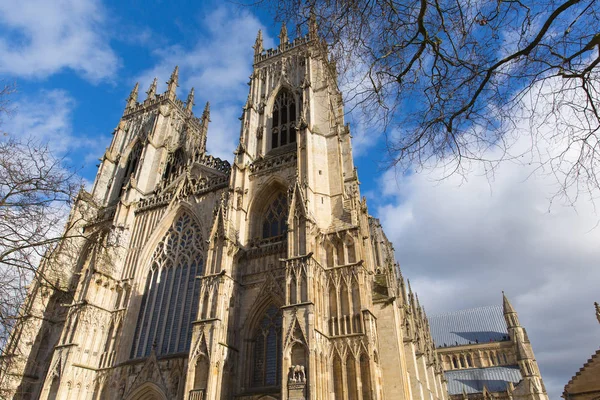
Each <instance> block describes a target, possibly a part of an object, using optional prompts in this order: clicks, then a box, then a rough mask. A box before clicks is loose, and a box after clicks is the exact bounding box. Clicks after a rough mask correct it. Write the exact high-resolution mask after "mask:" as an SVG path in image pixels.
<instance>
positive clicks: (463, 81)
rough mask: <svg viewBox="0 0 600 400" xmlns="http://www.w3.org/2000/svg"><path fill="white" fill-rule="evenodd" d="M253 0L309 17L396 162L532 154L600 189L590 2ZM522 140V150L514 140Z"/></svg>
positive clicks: (284, 16)
mask: <svg viewBox="0 0 600 400" xmlns="http://www.w3.org/2000/svg"><path fill="white" fill-rule="evenodd" d="M246 4H248V3H246ZM254 4H259V5H268V6H270V9H271V10H274V12H275V14H276V16H277V17H278V19H280V20H282V21H287V22H288V23H289V22H290V21H291V22H293V23H295V24H296V25H297V27H300V29H306V28H305V27H306V26H307V25H309V21H310V20H311V18H314V19H315V20H316V23H317V26H318V30H319V33H320V36H321V37H322V38H323V39H324V41H325V42H326V43H327V45H328V46H329V50H330V53H331V54H333V60H332V61H334V63H333V64H334V65H335V64H337V69H338V71H339V72H341V76H342V80H341V84H342V85H343V86H344V89H345V90H346V91H348V88H349V89H350V91H349V93H348V94H349V95H348V96H347V98H346V102H347V105H349V106H350V107H347V108H351V109H352V108H353V107H356V106H359V107H361V108H362V109H363V110H366V111H368V112H367V113H364V114H363V115H370V116H374V118H375V119H377V120H378V122H381V123H382V126H383V128H384V129H385V131H386V138H387V143H388V147H389V150H390V156H391V158H390V161H391V163H392V164H393V165H399V166H403V167H406V168H417V169H418V168H423V167H427V166H440V165H443V166H445V167H447V168H449V169H448V170H447V171H448V172H459V173H463V172H465V168H468V167H467V165H469V164H470V163H469V162H467V161H470V160H475V161H477V162H483V163H484V164H485V166H486V167H487V168H491V170H493V169H494V167H495V166H496V165H497V163H498V162H500V161H502V160H507V159H511V160H527V161H526V162H537V163H538V166H539V167H540V168H543V169H544V170H546V171H548V172H550V173H553V174H555V175H556V177H557V179H558V180H559V181H560V183H561V184H562V188H563V193H564V194H566V193H567V190H569V189H570V188H573V187H575V188H577V189H578V190H576V191H575V193H580V192H581V189H586V190H589V191H591V192H597V191H598V189H599V188H600V183H599V182H598V177H597V171H596V169H597V165H598V163H599V162H600V154H599V152H598V150H599V149H598V146H599V141H598V129H599V128H600V115H599V111H598V107H600V102H599V95H598V94H599V93H598V91H599V90H600V85H599V81H598V70H599V65H600V55H599V51H600V5H599V3H598V2H597V1H596V0H568V1H565V0H542V1H536V2H522V1H519V0H497V1H479V0H408V1H395V0H259V1H258V2H257V3H254ZM523 138H526V139H527V140H528V142H529V147H528V150H527V152H523V150H522V148H520V149H518V150H517V149H515V148H513V147H512V145H513V144H514V143H515V141H516V140H517V139H523ZM526 155H527V157H526Z"/></svg>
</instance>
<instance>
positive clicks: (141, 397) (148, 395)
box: [127, 382, 167, 400]
mask: <svg viewBox="0 0 600 400" xmlns="http://www.w3.org/2000/svg"><path fill="white" fill-rule="evenodd" d="M127 400H167V396H166V395H165V394H164V392H163V391H162V390H161V389H160V388H159V387H158V386H157V385H156V384H154V383H152V382H147V383H145V384H143V385H142V386H140V387H139V388H137V389H136V390H135V391H134V392H133V393H131V394H130V395H129V396H127Z"/></svg>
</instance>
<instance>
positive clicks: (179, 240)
mask: <svg viewBox="0 0 600 400" xmlns="http://www.w3.org/2000/svg"><path fill="white" fill-rule="evenodd" d="M203 252H204V248H203V240H202V235H201V233H200V226H199V225H198V224H197V223H196V222H195V220H194V219H193V218H192V217H191V216H190V215H188V214H186V213H183V214H181V215H180V216H179V217H178V218H177V219H175V221H174V222H173V224H172V225H171V227H170V228H169V230H168V231H167V233H166V234H165V236H164V238H163V239H162V240H161V241H160V243H159V244H158V246H157V247H156V250H155V251H154V254H153V256H152V261H151V267H150V270H149V271H148V278H147V280H146V288H145V290H144V296H143V297H142V305H141V308H140V314H139V317H138V322H137V326H136V329H135V336H134V338H135V339H134V342H133V348H132V349H131V357H132V358H134V357H145V356H147V355H149V354H150V351H151V350H152V347H153V346H154V345H156V353H157V354H171V353H180V352H187V351H188V350H189V347H190V342H191V339H192V325H191V324H192V321H193V320H194V318H196V315H197V313H198V298H199V297H200V282H199V280H198V279H196V277H197V276H198V275H200V274H202V272H203V266H204V259H203Z"/></svg>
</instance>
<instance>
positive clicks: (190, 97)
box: [185, 88, 195, 112]
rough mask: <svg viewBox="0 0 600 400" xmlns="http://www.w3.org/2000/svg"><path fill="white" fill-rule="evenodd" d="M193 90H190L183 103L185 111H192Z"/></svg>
mask: <svg viewBox="0 0 600 400" xmlns="http://www.w3.org/2000/svg"><path fill="white" fill-rule="evenodd" d="M194 105H195V103H194V88H191V89H190V93H189V94H188V97H187V100H186V101H185V109H186V110H187V111H190V112H191V111H192V107H194Z"/></svg>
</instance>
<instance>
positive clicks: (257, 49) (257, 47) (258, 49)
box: [252, 29, 263, 56]
mask: <svg viewBox="0 0 600 400" xmlns="http://www.w3.org/2000/svg"><path fill="white" fill-rule="evenodd" d="M252 48H253V49H254V55H255V56H257V55H259V54H260V53H262V52H263V37H262V30H260V29H259V30H258V34H257V35H256V41H255V42H254V46H252Z"/></svg>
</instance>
